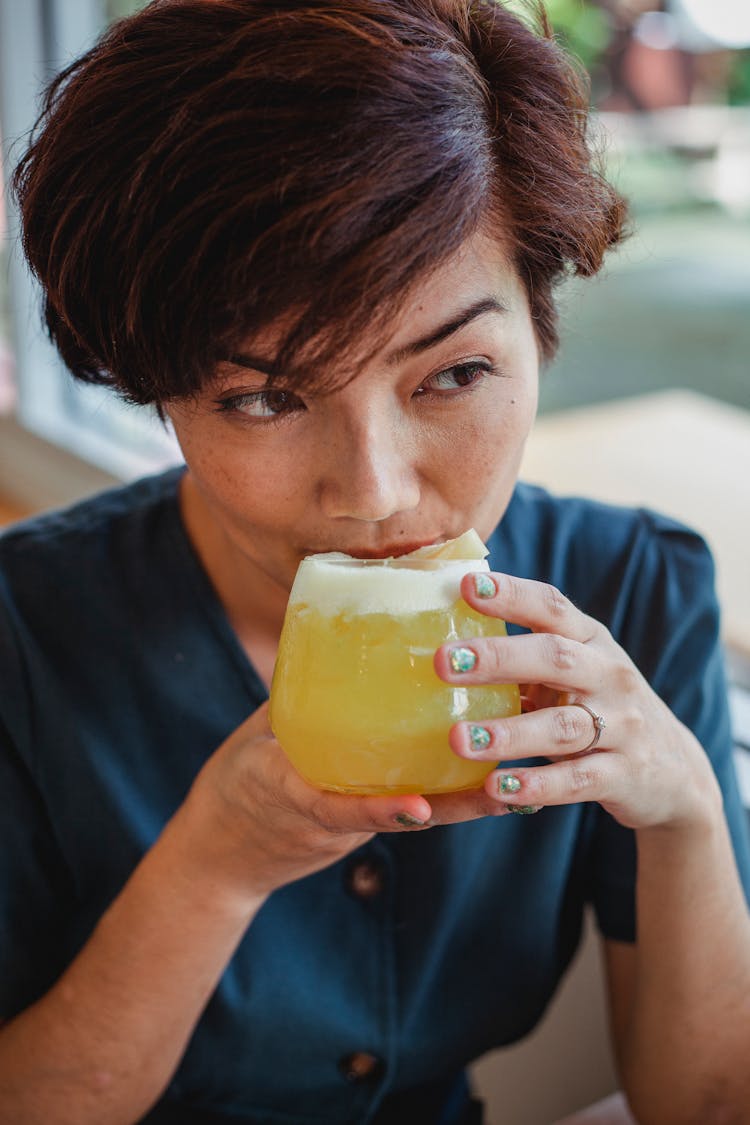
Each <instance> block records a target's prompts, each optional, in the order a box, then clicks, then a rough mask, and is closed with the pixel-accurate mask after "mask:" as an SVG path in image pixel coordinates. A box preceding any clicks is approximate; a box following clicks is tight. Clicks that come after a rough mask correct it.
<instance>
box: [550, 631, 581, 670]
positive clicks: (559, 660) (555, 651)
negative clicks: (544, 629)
mask: <svg viewBox="0 0 750 1125" xmlns="http://www.w3.org/2000/svg"><path fill="white" fill-rule="evenodd" d="M547 650H548V656H549V661H550V663H551V664H552V666H553V668H556V669H557V670H558V671H560V672H569V671H570V670H571V669H572V668H574V667H575V663H576V649H575V646H574V644H573V643H572V642H571V641H568V640H566V639H565V637H556V636H554V635H552V634H550V635H548V637H547Z"/></svg>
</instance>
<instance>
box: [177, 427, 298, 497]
mask: <svg viewBox="0 0 750 1125" xmlns="http://www.w3.org/2000/svg"><path fill="white" fill-rule="evenodd" d="M175 432H176V434H177V437H178V440H179V442H180V447H181V449H182V453H183V456H184V458H185V462H186V464H187V466H188V468H189V470H190V474H191V476H192V478H193V480H194V482H195V484H196V485H197V487H198V488H199V489H200V491H201V492H202V493H203V495H204V496H205V497H206V498H207V499H209V500H210V501H211V502H212V504H213V505H214V506H218V507H219V508H222V509H223V510H224V511H226V512H231V513H235V514H240V515H241V514H243V513H247V512H248V510H249V509H251V510H252V513H253V514H254V515H255V514H257V516H258V517H259V518H262V514H263V513H264V512H268V511H271V512H274V511H276V512H278V513H279V514H280V513H281V511H282V510H283V508H284V507H285V506H288V505H289V503H290V501H291V500H292V499H293V497H294V495H295V493H296V492H297V488H296V485H295V479H294V470H295V464H294V461H295V459H294V458H291V459H288V458H286V457H284V456H283V451H282V457H281V460H282V461H283V462H284V463H280V455H279V452H280V451H279V449H275V451H274V453H273V456H271V455H269V452H268V450H267V448H265V447H264V444H263V443H262V442H260V441H258V440H255V441H254V440H253V435H252V434H240V435H239V436H237V435H234V434H231V435H229V436H227V434H226V432H222V433H216V432H215V431H213V430H209V429H203V428H201V427H196V426H191V425H189V424H188V425H182V426H180V425H179V423H176V424H175ZM287 461H289V463H288V464H287V463H286V462H287Z"/></svg>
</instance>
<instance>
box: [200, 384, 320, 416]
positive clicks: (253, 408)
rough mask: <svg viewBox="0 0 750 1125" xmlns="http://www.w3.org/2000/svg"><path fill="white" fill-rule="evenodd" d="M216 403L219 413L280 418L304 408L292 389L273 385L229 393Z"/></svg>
mask: <svg viewBox="0 0 750 1125" xmlns="http://www.w3.org/2000/svg"><path fill="white" fill-rule="evenodd" d="M216 405H217V409H218V413H220V414H243V415H245V416H246V417H248V418H281V417H284V416H285V415H287V414H292V413H294V412H295V411H297V410H304V409H305V407H304V404H303V402H302V400H301V399H300V398H298V397H297V395H295V394H293V393H292V391H282V390H278V389H276V388H274V387H271V388H268V389H266V390H262V391H246V392H245V393H244V394H239V395H230V396H229V397H228V398H223V399H219V400H217V403H216Z"/></svg>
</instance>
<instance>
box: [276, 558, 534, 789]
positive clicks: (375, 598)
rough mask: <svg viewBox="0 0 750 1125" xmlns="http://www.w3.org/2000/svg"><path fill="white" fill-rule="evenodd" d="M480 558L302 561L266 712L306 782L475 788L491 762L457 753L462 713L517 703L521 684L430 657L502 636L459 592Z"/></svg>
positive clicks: (500, 627) (498, 625) (501, 709)
mask: <svg viewBox="0 0 750 1125" xmlns="http://www.w3.org/2000/svg"><path fill="white" fill-rule="evenodd" d="M487 570H488V566H487V563H486V562H484V561H481V560H478V559H470V560H456V559H444V560H443V559H414V558H402V559H398V558H396V559H386V560H380V559H376V560H370V559H367V560H363V559H351V558H349V556H346V555H343V556H342V555H339V556H336V555H330V556H325V555H323V556H315V555H312V556H310V557H308V558H306V559H304V560H303V561H302V563H301V564H300V567H299V569H298V571H297V576H296V578H295V581H294V585H293V587H292V591H291V594H290V598H289V605H288V608H287V612H286V618H285V621H284V627H283V630H282V634H281V640H280V643H279V653H278V658H277V661H276V667H275V670H274V675H273V682H272V686H271V704H270V722H271V727H272V729H273V732H274V735H275V736H276V738H277V739H278V741H279V743H280V744H281V746H282V747H283V749H284V751H285V753H286V754H287V757H288V758H289V759H290V760H291V762H292V764H293V765H294V766H295V768H296V769H297V770H298V772H299V773H300V774H302V776H303V777H304V778H306V780H307V781H309V782H310V783H311V784H312V785H315V786H318V787H319V788H322V789H332V790H336V791H338V792H341V793H360V794H365V793H369V794H384V793H425V794H429V793H446V792H451V791H455V790H460V789H473V788H476V787H477V786H479V785H481V784H482V781H483V779H484V778H485V777H486V775H487V774H488V773H489V772H490V771H491V770H492V769H493V768H494V765H495V763H492V762H472V761H467V760H466V759H463V758H459V757H457V756H456V755H455V754H454V753H453V752H452V750H451V749H450V746H449V745H448V729H449V727H450V726H451V724H452V723H454V722H456V721H457V720H459V719H469V720H481V719H488V718H499V717H503V716H506V715H513V714H518V712H519V711H520V709H521V704H520V696H519V690H518V686H517V685H515V684H500V685H497V686H489V685H482V686H477V687H468V686H467V687H464V686H459V685H452V684H447V683H445V682H444V681H443V680H441V679H439V678H438V676H437V675H436V673H435V671H434V668H433V657H434V654H435V650H436V649H437V648H438V647H439V645H441V644H443V643H444V642H446V641H452V640H459V639H461V640H466V639H468V638H471V637H485V636H504V635H505V632H506V630H505V623H504V622H503V621H500V620H499V619H498V618H495V617H487V616H484V615H483V614H480V613H476V612H475V611H474V610H473V609H471V608H470V607H469V606H468V605H467V603H466V602H464V601H463V599H462V598H461V595H460V592H459V584H460V582H461V578H462V577H463V575H464V574H466V573H469V572H472V571H487Z"/></svg>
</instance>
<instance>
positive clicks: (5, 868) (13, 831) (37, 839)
mask: <svg viewBox="0 0 750 1125" xmlns="http://www.w3.org/2000/svg"><path fill="white" fill-rule="evenodd" d="M0 793H1V794H2V803H1V804H0V856H2V862H1V863H0V963H2V972H1V973H0V1018H2V1019H9V1018H10V1017H11V1016H14V1015H15V1014H16V1013H17V1012H19V1011H21V1010H22V1009H23V1008H26V1007H28V1005H29V1004H31V1003H33V1001H34V1000H36V999H37V998H38V997H39V996H41V995H42V994H43V993H44V992H46V991H47V990H48V989H49V988H50V986H51V985H52V984H53V983H54V981H55V980H56V978H57V977H58V976H59V974H60V973H61V971H62V969H63V968H64V966H65V964H66V962H67V960H68V959H69V958H68V956H67V955H66V951H65V950H64V949H62V948H61V946H60V944H59V941H60V938H59V935H60V934H61V932H62V914H63V909H64V906H63V903H64V902H65V901H68V902H69V901H70V893H71V880H70V875H69V873H68V871H67V869H66V867H65V865H64V863H63V861H62V858H61V855H60V852H59V849H58V848H57V846H56V843H55V840H54V837H53V833H52V830H51V827H50V824H49V821H48V818H47V816H46V812H45V810H44V807H43V804H42V801H41V798H40V796H39V794H38V793H37V792H36V789H35V786H34V784H33V781H32V779H31V777H30V776H29V774H28V772H27V770H26V767H25V766H24V764H23V762H22V761H21V759H20V757H19V755H18V754H17V752H16V751H15V748H14V747H13V746H12V744H11V742H10V738H9V735H8V732H7V729H6V728H5V726H4V725H3V723H2V722H1V721H0Z"/></svg>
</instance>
